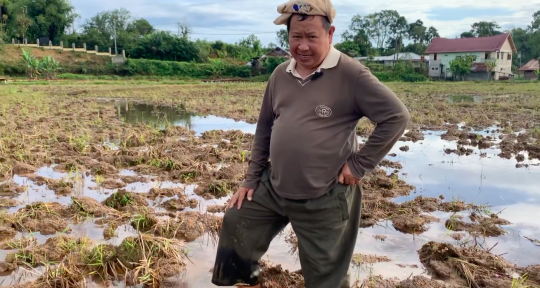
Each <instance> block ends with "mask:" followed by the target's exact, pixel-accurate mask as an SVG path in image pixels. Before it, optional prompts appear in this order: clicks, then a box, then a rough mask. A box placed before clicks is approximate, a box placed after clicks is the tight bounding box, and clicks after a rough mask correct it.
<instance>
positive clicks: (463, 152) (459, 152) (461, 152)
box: [444, 146, 474, 156]
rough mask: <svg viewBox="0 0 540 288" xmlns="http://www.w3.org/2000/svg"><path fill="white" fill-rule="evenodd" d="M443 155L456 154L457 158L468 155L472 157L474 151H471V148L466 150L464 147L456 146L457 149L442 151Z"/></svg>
mask: <svg viewBox="0 0 540 288" xmlns="http://www.w3.org/2000/svg"><path fill="white" fill-rule="evenodd" d="M444 153H446V154H452V153H454V154H457V155H459V156H463V155H465V156H469V155H472V154H473V153H474V150H473V149H471V148H466V147H463V146H458V147H457V149H450V148H446V149H444Z"/></svg>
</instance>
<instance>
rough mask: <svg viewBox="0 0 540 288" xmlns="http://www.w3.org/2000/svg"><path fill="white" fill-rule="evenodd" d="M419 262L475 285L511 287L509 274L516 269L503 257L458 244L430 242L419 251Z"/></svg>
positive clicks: (444, 277) (456, 280)
mask: <svg viewBox="0 0 540 288" xmlns="http://www.w3.org/2000/svg"><path fill="white" fill-rule="evenodd" d="M418 253H419V255H420V262H421V263H422V264H423V265H424V266H425V267H426V268H428V271H430V272H431V273H433V274H434V275H435V276H436V277H437V278H439V279H441V280H444V281H445V282H446V281H451V282H453V283H456V284H459V285H463V286H469V285H467V283H471V285H472V287H510V286H501V285H507V284H508V281H510V279H509V276H507V275H512V274H513V271H514V269H515V267H514V265H512V264H510V263H509V262H507V261H506V260H504V258H502V257H500V256H495V255H493V254H490V253H489V251H486V250H481V249H478V248H476V247H472V246H469V247H456V246H453V245H451V244H447V243H437V242H433V241H432V242H429V243H426V244H424V245H423V246H422V248H421V249H420V250H419V251H418Z"/></svg>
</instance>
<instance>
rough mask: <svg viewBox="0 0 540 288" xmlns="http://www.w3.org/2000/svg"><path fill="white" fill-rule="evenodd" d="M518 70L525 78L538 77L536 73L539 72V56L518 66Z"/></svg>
mask: <svg viewBox="0 0 540 288" xmlns="http://www.w3.org/2000/svg"><path fill="white" fill-rule="evenodd" d="M518 71H520V72H522V73H523V78H525V79H527V80H533V79H539V78H540V77H539V76H538V75H537V74H536V73H540V58H538V59H531V61H529V62H527V64H525V65H523V67H521V68H519V69H518Z"/></svg>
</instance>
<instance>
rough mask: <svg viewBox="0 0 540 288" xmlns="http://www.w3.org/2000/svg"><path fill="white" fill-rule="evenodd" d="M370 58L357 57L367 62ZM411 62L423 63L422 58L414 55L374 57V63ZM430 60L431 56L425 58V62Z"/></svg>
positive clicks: (397, 54)
mask: <svg viewBox="0 0 540 288" xmlns="http://www.w3.org/2000/svg"><path fill="white" fill-rule="evenodd" d="M368 58H369V57H356V59H357V60H367V59H368ZM398 59H399V60H410V61H421V60H422V56H420V55H418V54H415V53H412V52H404V53H396V54H393V55H390V56H375V57H373V60H374V61H395V60H398ZM427 60H429V56H424V61H427Z"/></svg>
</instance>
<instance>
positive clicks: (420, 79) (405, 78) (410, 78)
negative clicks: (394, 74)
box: [399, 74, 426, 82]
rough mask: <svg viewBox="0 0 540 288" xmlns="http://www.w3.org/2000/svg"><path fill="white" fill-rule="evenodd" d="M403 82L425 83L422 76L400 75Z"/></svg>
mask: <svg viewBox="0 0 540 288" xmlns="http://www.w3.org/2000/svg"><path fill="white" fill-rule="evenodd" d="M399 77H400V78H401V80H402V81H404V82H423V81H426V77H425V76H424V75H422V74H401V75H399Z"/></svg>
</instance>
